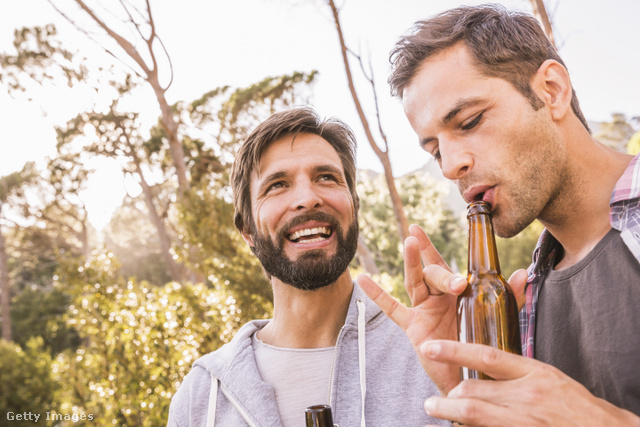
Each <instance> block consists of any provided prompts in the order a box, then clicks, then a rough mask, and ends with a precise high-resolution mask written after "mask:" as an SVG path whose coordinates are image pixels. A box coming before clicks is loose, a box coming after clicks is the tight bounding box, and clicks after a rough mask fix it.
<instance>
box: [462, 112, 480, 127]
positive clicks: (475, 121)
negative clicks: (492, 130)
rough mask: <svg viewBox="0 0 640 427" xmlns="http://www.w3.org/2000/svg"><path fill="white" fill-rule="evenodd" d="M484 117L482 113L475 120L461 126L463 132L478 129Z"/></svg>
mask: <svg viewBox="0 0 640 427" xmlns="http://www.w3.org/2000/svg"><path fill="white" fill-rule="evenodd" d="M482 115H483V113H480V114H478V115H477V116H475V117H474V118H473V120H471V121H470V122H468V123H465V124H463V125H462V126H461V127H462V130H471V129H473V128H474V127H476V126H477V125H478V123H480V121H481V120H482Z"/></svg>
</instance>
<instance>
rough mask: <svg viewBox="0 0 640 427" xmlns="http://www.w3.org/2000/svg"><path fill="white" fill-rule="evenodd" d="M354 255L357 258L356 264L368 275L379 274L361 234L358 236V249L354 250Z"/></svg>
mask: <svg viewBox="0 0 640 427" xmlns="http://www.w3.org/2000/svg"><path fill="white" fill-rule="evenodd" d="M356 255H357V257H358V262H360V265H361V266H362V268H364V271H366V272H367V273H368V274H369V275H374V274H380V270H379V269H378V266H377V265H376V262H375V261H374V260H373V255H371V251H370V250H369V246H367V243H366V242H365V241H364V238H363V237H362V234H360V235H359V236H358V248H357V250H356Z"/></svg>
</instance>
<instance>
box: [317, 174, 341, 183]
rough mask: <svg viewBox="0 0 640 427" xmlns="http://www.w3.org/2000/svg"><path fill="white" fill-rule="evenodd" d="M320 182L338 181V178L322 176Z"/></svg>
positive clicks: (328, 175)
mask: <svg viewBox="0 0 640 427" xmlns="http://www.w3.org/2000/svg"><path fill="white" fill-rule="evenodd" d="M320 181H337V179H336V177H335V176H333V175H330V174H324V175H320Z"/></svg>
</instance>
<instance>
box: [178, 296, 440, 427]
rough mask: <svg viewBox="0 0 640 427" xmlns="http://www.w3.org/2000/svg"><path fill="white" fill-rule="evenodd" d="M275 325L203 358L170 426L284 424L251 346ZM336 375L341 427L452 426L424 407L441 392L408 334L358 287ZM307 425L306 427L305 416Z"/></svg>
mask: <svg viewBox="0 0 640 427" xmlns="http://www.w3.org/2000/svg"><path fill="white" fill-rule="evenodd" d="M267 323H268V320H254V321H251V322H249V323H247V324H246V325H244V326H243V327H242V328H241V329H240V330H239V331H238V332H237V333H236V335H235V336H234V338H233V340H231V342H230V343H228V344H225V345H224V346H222V347H221V348H220V349H218V350H216V351H214V352H212V353H209V354H207V355H206V356H203V357H201V358H200V359H198V360H196V362H195V363H194V365H193V367H192V369H191V371H190V372H189V374H188V375H187V376H186V377H185V379H184V381H183V382H182V384H181V386H180V388H179V390H178V392H177V393H176V394H175V396H174V397H173V399H172V401H171V407H170V410H169V423H168V425H169V426H171V427H174V426H213V425H214V419H213V418H214V414H215V424H216V425H218V426H225V427H226V426H247V425H248V426H265V427H267V426H268V427H271V426H281V425H282V424H281V422H280V414H279V413H278V406H277V404H276V398H275V393H274V390H273V388H272V387H271V386H270V385H269V384H267V383H265V382H264V381H263V380H262V378H261V377H260V373H259V372H258V368H257V366H256V361H255V358H254V354H253V346H252V344H251V336H252V335H253V334H254V333H255V332H256V331H258V330H260V329H262V328H263V327H264V326H265V325H266V324H267ZM331 375H332V378H331V379H330V381H331V387H330V402H329V403H330V405H331V408H332V410H333V421H334V423H335V424H338V425H339V426H341V427H351V426H364V425H365V424H368V425H369V426H374V427H380V426H382V427H384V426H403V427H405V426H424V425H425V424H430V423H431V424H439V425H449V423H448V422H446V421H442V420H438V419H434V418H431V417H429V416H427V415H426V413H425V411H424V406H423V405H424V401H425V399H427V398H428V397H429V396H433V395H437V394H438V390H437V388H436V386H435V385H434V384H433V382H432V381H431V379H430V378H429V377H428V376H427V374H426V373H425V372H424V370H423V369H422V367H421V366H420V363H419V362H418V358H417V357H416V354H415V352H414V350H413V347H412V346H411V343H410V342H409V339H408V338H407V336H406V335H405V333H404V332H403V331H402V330H401V329H400V328H399V327H398V326H397V325H396V324H395V323H394V322H393V321H392V320H391V319H389V318H388V317H387V316H385V314H384V313H382V311H381V310H380V308H379V307H378V306H377V305H376V304H375V303H373V302H372V301H371V300H370V299H369V298H367V296H366V295H365V294H364V292H363V291H362V290H361V289H360V287H359V286H358V285H357V284H356V285H355V286H354V290H353V294H352V296H351V302H350V304H349V311H348V313H347V319H346V322H345V325H344V326H343V327H342V329H341V331H340V334H339V336H338V340H337V342H336V349H335V354H334V362H333V369H332V372H331ZM212 379H213V381H212ZM212 391H213V393H212ZM363 405H364V411H363V409H362V408H363ZM300 420H301V425H303V423H304V422H303V420H304V414H300Z"/></svg>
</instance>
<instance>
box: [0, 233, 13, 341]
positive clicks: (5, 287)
mask: <svg viewBox="0 0 640 427" xmlns="http://www.w3.org/2000/svg"><path fill="white" fill-rule="evenodd" d="M0 314H2V338H3V339H5V340H7V341H11V340H12V336H11V294H10V292H9V267H8V265H7V250H6V246H5V242H4V236H3V235H2V228H1V225H0Z"/></svg>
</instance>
